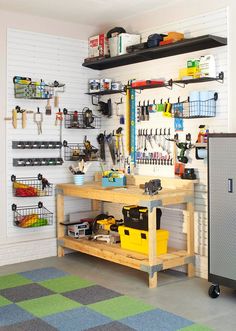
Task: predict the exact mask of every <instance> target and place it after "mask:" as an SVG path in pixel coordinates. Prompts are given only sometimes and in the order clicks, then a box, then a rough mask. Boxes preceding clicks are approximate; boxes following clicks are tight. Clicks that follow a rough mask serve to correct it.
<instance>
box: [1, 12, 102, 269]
mask: <svg viewBox="0 0 236 331" xmlns="http://www.w3.org/2000/svg"><path fill="white" fill-rule="evenodd" d="M8 28H14V29H22V30H26V31H31V32H39V33H47V34H51V37H52V40H53V35H55V36H56V37H57V38H58V37H59V39H60V37H61V38H66V37H69V38H76V39H77V40H78V39H81V40H84V42H83V43H85V44H84V45H85V48H84V52H82V53H81V55H80V54H78V61H79V63H78V64H77V65H76V66H77V67H80V64H81V63H82V58H84V57H85V56H86V53H87V46H86V41H87V36H88V35H93V34H94V33H95V30H96V29H95V27H91V26H85V25H79V24H71V23H66V22H60V21H56V20H52V19H47V18H41V17H35V16H29V15H21V14H15V13H9V12H5V11H0V49H1V57H0V86H1V89H0V109H1V112H0V139H1V162H0V185H1V189H0V228H1V231H0V264H7V263H16V262H18V261H22V259H23V257H21V252H28V253H29V256H30V255H31V254H30V250H29V249H28V250H27V249H26V248H25V246H24V245H22V246H21V248H20V247H18V246H17V247H18V249H15V248H14V249H13V250H12V249H11V247H12V243H14V238H12V237H10V238H9V235H8V233H9V229H7V226H8V225H9V219H7V218H8V216H9V207H10V206H9V203H10V201H8V200H7V196H9V172H7V170H8V171H9V169H7V168H6V160H7V151H6V148H9V145H8V144H6V127H7V126H8V124H6V122H5V120H4V117H5V116H6V114H7V93H8V92H7V81H8V82H9V81H10V80H11V79H12V77H11V76H9V77H7V29H8ZM75 41H76V40H75ZM22 44H23V45H22V46H23V47H24V40H22ZM20 48H21V46H20V45H18V51H20ZM80 56H81V57H80ZM16 63H17V60H16ZM15 69H16V70H17V68H15ZM18 69H19V68H18ZM85 71H86V70H85ZM40 73H41V72H40ZM52 79H53V77H52ZM85 86H86V83H85ZM85 90H86V87H84V91H85ZM81 94H83V91H81ZM78 98H79V96H78ZM77 101H78V99H77ZM74 102H76V101H74ZM10 105H11V106H12V104H10ZM7 192H8V193H7ZM49 237H54V235H53V236H49ZM46 238H48V236H47V237H46ZM20 240H21V241H22V239H20V238H19V236H18V239H16V242H17V241H20ZM46 240H48V239H46ZM49 241H50V240H49ZM35 243H36V242H35ZM35 243H34V245H36V246H37V244H39V242H37V244H35ZM45 245H46V247H48V241H44V242H43V241H42V242H41V247H42V256H41V257H43V256H48V255H51V250H50V252H49V250H47V249H44V248H43V246H45ZM50 245H51V246H50V247H51V248H52V250H53V251H54V252H55V239H53V241H50ZM53 247H54V248H53ZM10 252H12V253H10ZM17 252H18V254H16V253H17ZM43 252H44V253H43ZM10 255H11V256H10ZM37 256H38V258H39V257H40V255H37V254H34V255H33V256H32V258H34V257H35V258H36V257H37ZM28 259H29V257H28Z"/></svg>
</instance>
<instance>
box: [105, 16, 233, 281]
mask: <svg viewBox="0 0 236 331" xmlns="http://www.w3.org/2000/svg"><path fill="white" fill-rule="evenodd" d="M168 31H183V32H184V33H185V36H186V37H196V36H200V35H204V34H213V35H218V36H222V37H227V13H226V9H222V10H218V11H215V12H211V13H207V14H204V15H201V16H196V17H190V18H188V19H186V20H183V21H180V22H173V23H172V24H168V26H158V25H157V26H156V28H153V29H151V30H146V31H143V33H142V39H143V41H145V40H146V38H147V36H148V35H150V34H152V33H155V32H157V33H161V32H162V33H164V32H168ZM206 54H213V55H214V56H215V59H216V64H217V72H220V71H224V73H225V80H224V84H219V83H217V82H210V83H204V84H192V85H188V86H186V88H184V89H183V88H180V87H177V86H174V87H173V90H171V91H170V90H168V89H165V88H161V89H153V90H145V91H142V93H141V94H137V100H138V101H139V100H140V101H143V100H147V99H149V100H150V101H152V100H153V99H156V101H158V100H160V99H161V98H163V100H165V99H167V98H168V97H169V98H170V102H176V101H177V99H178V97H179V96H180V99H181V100H184V99H185V98H186V97H187V96H188V95H189V93H190V92H191V91H194V90H204V89H205V90H215V91H217V92H218V94H219V99H218V101H217V116H216V117H215V118H212V119H189V120H185V121H184V133H183V134H182V133H180V134H179V136H180V139H182V140H184V139H185V134H186V133H188V132H190V133H191V135H192V141H193V142H194V141H196V138H197V133H198V126H199V125H200V124H206V125H208V126H209V128H210V131H211V132H213V131H215V132H223V131H224V132H227V131H228V92H227V91H228V89H227V86H228V79H227V77H228V63H227V47H219V48H214V49H210V50H203V51H198V52H193V53H188V54H182V55H177V56H172V57H169V58H163V59H159V60H152V61H148V62H144V63H138V64H133V65H129V66H125V67H120V68H114V69H109V70H106V71H102V72H101V74H102V76H103V77H111V78H113V79H116V80H121V81H122V82H126V81H127V80H128V79H132V78H136V79H150V78H161V77H163V78H165V79H167V80H168V79H170V78H177V77H178V72H179V69H180V68H183V67H185V66H186V61H187V59H189V58H197V57H200V56H201V55H206ZM169 126H171V128H172V133H173V132H174V125H173V120H170V119H166V118H163V117H162V116H160V114H151V115H150V121H149V122H148V123H147V122H142V123H141V124H140V123H139V124H138V126H137V127H138V128H156V127H157V128H161V127H169ZM189 158H190V162H189V163H188V165H187V166H188V167H193V168H195V169H197V170H196V173H197V176H198V178H199V185H197V186H196V193H195V210H196V212H195V252H196V254H197V256H198V258H197V274H198V275H199V276H201V277H206V276H207V262H206V261H207V258H206V257H207V201H206V198H207V195H206V192H207V187H206V178H207V168H206V161H205V160H204V161H202V160H196V159H195V151H194V150H192V151H191V152H190V153H189ZM136 171H138V172H139V173H140V174H142V175H144V174H148V175H151V174H153V175H155V176H157V177H158V176H172V175H173V169H172V168H171V167H158V166H151V165H150V166H149V165H139V166H137V169H136ZM108 207H109V206H108ZM109 209H110V211H111V213H114V208H109ZM118 211H119V208H117V212H118ZM162 226H163V227H166V228H168V229H170V231H171V242H170V244H174V245H176V246H177V247H178V243H179V245H181V242H182V243H183V241H182V240H183V239H185V235H182V233H181V232H182V229H184V228H185V224H184V217H183V215H182V213H179V212H178V213H176V212H172V213H171V212H170V211H169V210H168V211H167V212H163V217H162ZM184 244H185V242H184Z"/></svg>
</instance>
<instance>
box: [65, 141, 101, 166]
mask: <svg viewBox="0 0 236 331" xmlns="http://www.w3.org/2000/svg"><path fill="white" fill-rule="evenodd" d="M63 145H64V160H65V161H81V160H82V159H83V160H84V161H98V160H99V151H98V149H97V148H96V147H94V146H92V145H90V146H89V148H88V147H87V148H86V144H85V143H68V142H67V141H65V140H64V142H63Z"/></svg>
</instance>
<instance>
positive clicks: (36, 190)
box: [11, 174, 53, 197]
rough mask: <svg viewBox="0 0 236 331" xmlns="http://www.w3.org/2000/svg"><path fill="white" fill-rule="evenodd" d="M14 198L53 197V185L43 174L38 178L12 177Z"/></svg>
mask: <svg viewBox="0 0 236 331" xmlns="http://www.w3.org/2000/svg"><path fill="white" fill-rule="evenodd" d="M11 181H12V189H13V196H15V197H46V196H52V194H53V184H51V183H49V182H48V180H47V179H46V178H44V177H43V176H42V175H41V174H38V176H37V177H24V178H20V177H16V176H15V175H12V176H11Z"/></svg>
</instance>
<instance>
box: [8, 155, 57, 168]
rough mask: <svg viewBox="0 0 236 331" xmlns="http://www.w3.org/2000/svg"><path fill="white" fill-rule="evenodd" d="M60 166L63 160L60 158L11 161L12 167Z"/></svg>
mask: <svg viewBox="0 0 236 331" xmlns="http://www.w3.org/2000/svg"><path fill="white" fill-rule="evenodd" d="M62 164H63V159H62V158H61V157H51V158H19V159H13V167H33V166H56V165H62Z"/></svg>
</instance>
